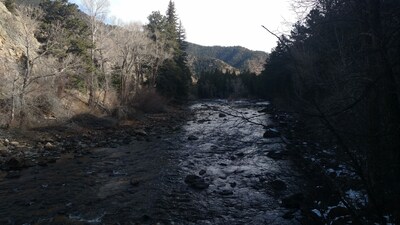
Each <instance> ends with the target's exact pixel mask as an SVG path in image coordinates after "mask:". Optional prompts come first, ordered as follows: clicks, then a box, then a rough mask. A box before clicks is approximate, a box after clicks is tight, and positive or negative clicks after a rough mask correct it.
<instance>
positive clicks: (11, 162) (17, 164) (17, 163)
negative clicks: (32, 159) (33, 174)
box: [5, 157, 24, 170]
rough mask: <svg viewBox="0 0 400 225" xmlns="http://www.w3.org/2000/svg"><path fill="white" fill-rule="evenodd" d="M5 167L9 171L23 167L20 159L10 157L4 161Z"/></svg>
mask: <svg viewBox="0 0 400 225" xmlns="http://www.w3.org/2000/svg"><path fill="white" fill-rule="evenodd" d="M5 165H6V166H7V167H8V168H9V169H11V170H18V169H21V168H22V167H24V162H23V160H22V159H20V158H16V157H12V158H10V159H8V160H7V161H6V163H5Z"/></svg>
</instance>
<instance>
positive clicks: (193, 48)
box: [187, 43, 268, 74]
mask: <svg viewBox="0 0 400 225" xmlns="http://www.w3.org/2000/svg"><path fill="white" fill-rule="evenodd" d="M187 52H188V54H189V57H190V58H192V61H193V64H191V66H192V67H193V71H195V73H196V74H198V73H200V72H202V71H204V69H205V71H213V70H215V69H218V70H226V69H227V68H226V67H224V65H221V64H220V63H218V60H220V61H223V62H225V63H226V64H228V65H230V66H231V67H233V68H234V70H232V69H228V70H229V71H231V72H234V71H235V70H237V71H240V72H245V71H248V72H251V73H255V74H260V73H261V71H262V70H263V68H264V64H265V62H266V60H267V58H268V54H267V53H265V52H261V51H251V50H249V49H246V48H244V47H240V46H235V47H222V46H201V45H197V44H193V43H188V48H187Z"/></svg>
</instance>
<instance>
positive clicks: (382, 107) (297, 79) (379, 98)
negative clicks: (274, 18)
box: [259, 0, 400, 224]
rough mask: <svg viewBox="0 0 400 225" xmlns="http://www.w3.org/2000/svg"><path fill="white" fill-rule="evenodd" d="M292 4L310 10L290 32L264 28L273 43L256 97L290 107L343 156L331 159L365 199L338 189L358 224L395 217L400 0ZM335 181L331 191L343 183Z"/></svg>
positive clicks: (398, 212)
mask: <svg viewBox="0 0 400 225" xmlns="http://www.w3.org/2000/svg"><path fill="white" fill-rule="evenodd" d="M297 4H298V5H297V6H296V7H298V8H299V9H301V8H303V9H306V8H312V10H311V11H310V12H309V13H308V15H307V16H306V17H305V19H304V20H303V21H299V22H298V23H297V24H295V25H294V27H293V29H292V31H291V34H290V35H286V36H280V37H279V36H277V35H276V34H274V33H272V32H271V37H273V35H276V36H277V37H279V43H278V46H277V47H276V48H275V49H274V51H273V52H272V53H271V54H270V59H269V61H268V62H267V64H266V66H265V70H264V71H263V73H262V74H261V76H260V77H259V79H260V80H259V83H262V84H263V86H262V88H260V89H259V91H260V94H261V95H262V96H264V97H267V98H268V99H271V100H273V102H274V103H275V104H277V105H279V106H280V107H281V108H282V109H285V110H287V111H290V112H297V113H298V114H299V115H300V116H301V117H302V118H303V119H305V125H304V127H303V133H308V135H309V136H310V137H312V138H313V139H314V140H317V141H318V142H321V143H324V144H327V143H331V144H332V143H333V144H334V145H335V146H336V149H335V151H334V154H335V156H338V155H344V156H346V157H345V158H346V160H344V159H343V158H340V157H336V158H334V160H338V161H339V162H340V163H343V164H347V165H350V166H351V168H352V170H353V171H354V173H355V174H356V175H357V176H358V179H359V180H360V181H361V183H362V186H363V187H362V188H363V189H364V191H365V192H366V194H367V195H368V199H369V201H368V202H369V204H368V206H367V208H368V209H366V208H365V206H362V205H360V204H359V203H356V202H352V201H351V200H349V199H348V196H347V197H346V195H345V194H343V193H341V195H342V199H343V202H346V204H348V205H346V207H352V208H351V209H352V210H353V213H354V215H355V216H356V219H357V220H358V223H360V224H369V222H367V221H368V220H363V219H365V217H368V218H370V219H371V217H375V219H378V220H380V222H381V223H380V224H386V222H385V220H386V219H388V218H389V216H387V217H384V216H385V215H387V214H390V215H391V216H390V218H391V221H393V220H394V218H396V221H397V222H400V208H399V202H400V182H399V177H400V151H399V149H400V139H399V137H400V100H399V99H400V74H399V73H400V55H399V53H400V33H399V31H400V1H398V0H389V1H381V0H366V1H358V0H339V1H319V0H318V1H298V2H297ZM267 29H268V28H267ZM321 151H323V150H321ZM327 164H329V163H326V162H321V163H320V165H322V166H323V167H326V166H327ZM334 180H336V181H337V182H338V183H336V185H338V186H337V187H336V188H337V189H338V190H341V189H340V188H342V187H343V186H346V185H348V183H347V184H346V183H345V182H343V181H340V179H334ZM339 193H340V191H339ZM360 208H361V209H362V210H361V211H358V209H360ZM368 210H370V211H368ZM368 212H373V213H370V214H368ZM353 219H354V218H353ZM373 220H374V219H373ZM356 223H357V222H356Z"/></svg>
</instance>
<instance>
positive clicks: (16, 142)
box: [10, 141, 19, 147]
mask: <svg viewBox="0 0 400 225" xmlns="http://www.w3.org/2000/svg"><path fill="white" fill-rule="evenodd" d="M10 145H11V146H14V147H17V146H19V142H18V141H11V142H10Z"/></svg>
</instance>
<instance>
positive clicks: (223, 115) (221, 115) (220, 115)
mask: <svg viewBox="0 0 400 225" xmlns="http://www.w3.org/2000/svg"><path fill="white" fill-rule="evenodd" d="M218 116H219V117H221V118H223V117H226V115H225V114H223V113H220V114H219V115H218Z"/></svg>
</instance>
